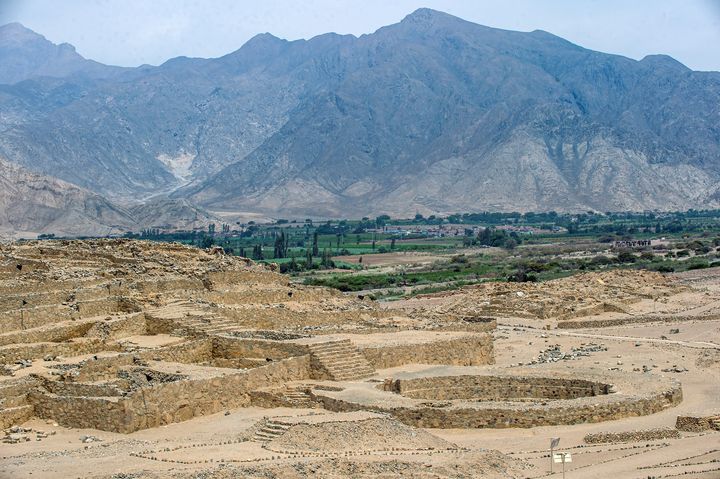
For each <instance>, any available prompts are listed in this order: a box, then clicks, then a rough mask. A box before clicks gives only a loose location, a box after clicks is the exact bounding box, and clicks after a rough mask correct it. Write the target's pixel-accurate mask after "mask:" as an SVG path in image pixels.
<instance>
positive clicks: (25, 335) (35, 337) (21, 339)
mask: <svg viewBox="0 0 720 479" xmlns="http://www.w3.org/2000/svg"><path fill="white" fill-rule="evenodd" d="M93 324H95V323H94V322H92V321H84V322H77V323H69V324H62V325H58V326H52V327H50V326H48V327H46V328H38V329H32V330H27V331H15V332H11V333H6V334H0V345H6V344H21V343H42V342H60V341H67V340H69V339H73V338H78V337H81V336H84V335H85V333H87V332H88V330H89V329H90V328H92V326H93Z"/></svg>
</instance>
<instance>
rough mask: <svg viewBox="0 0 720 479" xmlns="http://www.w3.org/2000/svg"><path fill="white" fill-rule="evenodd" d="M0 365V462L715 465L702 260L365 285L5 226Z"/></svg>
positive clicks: (700, 469) (49, 474)
mask: <svg viewBox="0 0 720 479" xmlns="http://www.w3.org/2000/svg"><path fill="white" fill-rule="evenodd" d="M0 368H1V370H0V375H1V376H0V422H1V423H2V428H3V430H4V437H3V439H2V443H0V444H1V446H0V451H2V452H0V456H1V459H0V478H2V479H6V478H8V479H9V478H54V477H57V478H76V477H77V478H106V479H109V478H114V479H130V478H188V479H189V478H241V477H257V478H270V477H293V478H301V477H423V478H424V477H427V478H430V477H441V478H450V477H452V478H460V477H486V478H538V477H562V476H561V475H560V474H561V473H562V472H561V471H562V469H563V468H564V469H565V474H567V477H568V478H593V477H612V475H613V474H614V475H615V477H618V478H638V479H639V478H669V477H681V476H682V477H685V478H694V479H710V478H718V477H720V465H719V464H720V271H716V270H715V269H708V270H703V271H702V272H692V271H691V272H687V273H678V274H665V275H663V274H660V273H653V272H644V271H629V270H628V271H614V272H603V273H587V274H581V275H576V276H572V277H569V278H563V279H557V280H552V281H546V282H542V283H487V284H479V285H474V286H468V287H464V288H460V289H458V290H454V291H448V292H441V293H435V294H427V295H420V296H417V297H414V298H412V299H408V300H404V301H394V302H390V303H380V302H377V301H374V299H373V298H370V297H368V296H365V295H362V294H359V295H358V294H352V293H349V294H344V293H341V292H339V291H337V290H332V289H329V288H323V287H312V286H305V285H301V284H297V283H293V282H291V281H290V279H289V277H287V276H285V275H283V274H280V273H279V272H278V271H276V269H275V268H274V267H270V266H266V265H262V264H259V263H255V262H253V261H251V260H248V259H245V258H241V257H237V256H230V255H226V254H224V252H223V250H222V248H215V249H212V248H211V249H206V250H202V249H197V248H191V247H187V246H182V245H179V244H171V243H150V242H143V241H135V240H120V239H118V240H77V241H27V242H19V243H9V244H5V245H1V246H0ZM553 438H560V441H559V444H558V445H557V446H556V447H555V450H556V451H561V452H564V453H569V454H571V457H572V462H570V461H567V463H566V464H561V463H557V462H555V463H553V462H554V457H553V456H551V451H550V442H551V440H552V439H553ZM563 457H565V456H563ZM551 467H552V468H553V470H552V472H551Z"/></svg>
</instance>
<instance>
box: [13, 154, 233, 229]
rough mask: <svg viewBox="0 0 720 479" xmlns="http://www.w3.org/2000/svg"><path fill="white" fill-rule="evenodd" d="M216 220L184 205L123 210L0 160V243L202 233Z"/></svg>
mask: <svg viewBox="0 0 720 479" xmlns="http://www.w3.org/2000/svg"><path fill="white" fill-rule="evenodd" d="M218 221H220V220H219V219H218V218H216V217H215V216H213V215H211V214H210V213H208V212H207V211H205V210H203V209H202V208H198V207H197V206H194V205H193V204H192V203H190V202H189V201H187V200H174V199H169V198H162V197H158V198H154V199H152V200H150V201H148V202H146V203H144V204H138V205H134V206H130V207H127V208H124V207H122V206H118V205H117V204H114V203H112V202H110V201H108V200H107V199H106V198H104V197H102V196H100V195H98V194H96V193H93V192H91V191H88V190H85V189H83V188H79V187H77V186H75V185H73V184H70V183H67V182H65V181H62V180H58V179H57V178H53V177H51V176H46V175H41V174H37V173H33V172H31V171H28V170H27V169H25V168H23V167H20V166H18V165H15V164H12V163H9V162H7V161H3V160H2V159H0V238H2V237H14V236H33V235H35V234H41V233H52V234H55V235H58V236H84V235H89V236H104V235H110V234H121V233H124V232H126V231H140V230H142V229H144V228H165V229H193V228H196V227H199V228H204V227H205V226H206V225H207V224H208V223H210V222H218Z"/></svg>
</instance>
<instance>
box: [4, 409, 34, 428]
mask: <svg viewBox="0 0 720 479" xmlns="http://www.w3.org/2000/svg"><path fill="white" fill-rule="evenodd" d="M33 414H34V409H33V407H32V406H19V407H13V408H10V409H0V429H7V428H9V427H11V426H15V425H18V424H22V423H24V422H25V421H29V420H30V419H31V418H32V417H33Z"/></svg>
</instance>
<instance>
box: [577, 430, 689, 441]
mask: <svg viewBox="0 0 720 479" xmlns="http://www.w3.org/2000/svg"><path fill="white" fill-rule="evenodd" d="M679 438H680V432H679V431H678V430H677V429H647V430H644V431H626V432H601V433H597V434H588V435H587V436H585V437H584V438H583V441H585V443H586V444H603V443H613V442H638V441H657V440H658V439H679Z"/></svg>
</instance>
